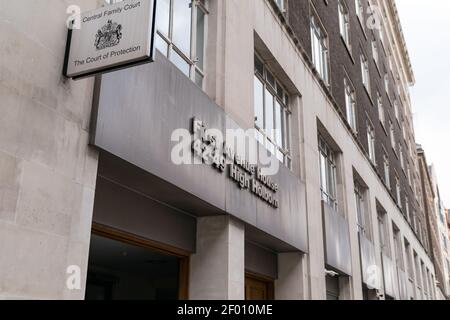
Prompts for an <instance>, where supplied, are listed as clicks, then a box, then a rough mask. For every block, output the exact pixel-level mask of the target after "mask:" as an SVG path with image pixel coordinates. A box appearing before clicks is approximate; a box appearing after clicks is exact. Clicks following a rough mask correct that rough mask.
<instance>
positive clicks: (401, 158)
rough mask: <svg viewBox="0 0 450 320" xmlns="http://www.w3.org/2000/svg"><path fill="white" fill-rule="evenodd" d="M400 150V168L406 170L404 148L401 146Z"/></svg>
mask: <svg viewBox="0 0 450 320" xmlns="http://www.w3.org/2000/svg"><path fill="white" fill-rule="evenodd" d="M398 148H399V153H400V166H401V167H402V169H403V170H405V156H404V154H403V146H402V145H401V144H400V145H399V147H398Z"/></svg>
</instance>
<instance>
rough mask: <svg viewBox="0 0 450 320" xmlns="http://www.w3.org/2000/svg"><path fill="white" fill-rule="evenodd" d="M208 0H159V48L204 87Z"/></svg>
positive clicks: (157, 22)
mask: <svg viewBox="0 0 450 320" xmlns="http://www.w3.org/2000/svg"><path fill="white" fill-rule="evenodd" d="M206 2H207V1H206V0H202V1H191V0H158V2H157V3H158V4H157V13H156V26H157V35H156V39H155V41H156V44H155V46H156V48H157V49H158V50H159V51H161V53H163V54H164V55H165V56H167V57H168V58H169V59H170V61H172V62H173V63H174V64H175V65H176V66H177V67H178V68H179V69H180V70H181V71H182V72H183V73H184V74H185V75H186V76H188V77H189V78H190V79H192V80H193V81H194V82H195V83H196V84H197V85H198V86H199V87H203V79H204V76H205V74H204V64H205V26H206V15H207V12H208V11H207V9H206Z"/></svg>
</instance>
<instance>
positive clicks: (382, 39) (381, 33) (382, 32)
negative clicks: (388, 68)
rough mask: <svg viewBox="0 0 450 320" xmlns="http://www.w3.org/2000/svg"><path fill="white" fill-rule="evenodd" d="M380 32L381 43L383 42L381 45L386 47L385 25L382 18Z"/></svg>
mask: <svg viewBox="0 0 450 320" xmlns="http://www.w3.org/2000/svg"><path fill="white" fill-rule="evenodd" d="M379 31H380V32H379V35H380V41H381V44H382V45H383V46H385V42H384V41H385V40H384V24H383V21H382V18H381V17H380V30H379Z"/></svg>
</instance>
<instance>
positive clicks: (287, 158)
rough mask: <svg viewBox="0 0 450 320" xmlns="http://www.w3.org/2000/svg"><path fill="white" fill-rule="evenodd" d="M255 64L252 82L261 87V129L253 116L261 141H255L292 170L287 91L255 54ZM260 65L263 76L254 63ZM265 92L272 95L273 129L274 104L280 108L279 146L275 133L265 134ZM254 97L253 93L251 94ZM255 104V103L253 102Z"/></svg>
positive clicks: (289, 102) (290, 115) (289, 103)
mask: <svg viewBox="0 0 450 320" xmlns="http://www.w3.org/2000/svg"><path fill="white" fill-rule="evenodd" d="M254 59H255V63H254V65H255V66H254V81H256V80H258V81H259V82H260V83H261V84H262V87H263V119H262V122H263V128H261V127H260V126H259V125H258V124H257V121H258V119H257V115H256V114H255V129H256V131H257V132H256V134H257V135H260V136H262V139H263V141H260V139H259V138H258V137H256V140H257V141H258V142H259V143H260V144H262V145H263V146H264V147H265V148H266V149H267V150H268V151H269V152H271V153H272V154H273V155H274V156H275V157H276V158H277V159H278V160H279V161H280V162H282V163H283V164H284V165H285V166H286V167H287V168H289V169H290V170H292V153H291V152H292V136H291V134H292V121H291V120H292V109H291V98H290V95H289V93H288V91H287V90H286V89H285V87H284V86H283V85H282V84H281V82H280V81H279V80H278V78H277V77H276V76H275V75H274V72H272V70H271V69H270V66H269V65H268V64H267V63H265V62H264V60H263V59H262V57H261V56H260V55H259V54H258V53H257V52H255V55H254ZM257 61H258V62H259V63H261V65H262V67H263V69H262V72H263V74H260V72H259V70H257V68H256V62H257ZM269 75H270V76H271V77H272V78H273V84H274V86H275V87H274V86H273V84H271V83H270V81H269V80H268V77H269ZM278 90H281V91H282V92H283V97H284V98H283V99H282V98H281V97H280V93H279V91H278ZM266 91H267V92H268V93H269V94H271V95H272V97H273V106H272V108H273V111H272V114H273V124H272V125H273V129H275V127H276V117H275V114H276V103H278V104H279V105H280V108H281V114H282V119H281V126H282V129H281V132H282V135H281V144H282V145H281V146H280V145H278V143H277V141H276V140H277V137H276V136H274V135H275V133H273V134H271V133H270V132H267V130H266V128H265V126H266V114H267V113H266V98H267V97H266ZM253 94H254V97H255V94H256V93H255V92H254V93H253ZM255 103H256V102H255ZM267 143H270V144H272V145H273V146H274V152H272V151H271V150H270V149H271V148H270V147H268V146H267ZM280 153H281V154H282V156H283V161H282V160H281V159H280V158H279V157H278V156H279V155H280Z"/></svg>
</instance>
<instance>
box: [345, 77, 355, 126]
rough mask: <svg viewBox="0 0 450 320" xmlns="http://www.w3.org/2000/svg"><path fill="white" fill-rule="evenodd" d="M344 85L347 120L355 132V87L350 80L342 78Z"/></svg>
mask: <svg viewBox="0 0 450 320" xmlns="http://www.w3.org/2000/svg"><path fill="white" fill-rule="evenodd" d="M344 87H345V109H346V113H347V122H348V124H349V125H350V127H351V128H352V130H353V132H355V133H356V132H357V125H356V98H355V89H354V88H353V87H352V85H351V83H350V80H348V79H347V78H344Z"/></svg>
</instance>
